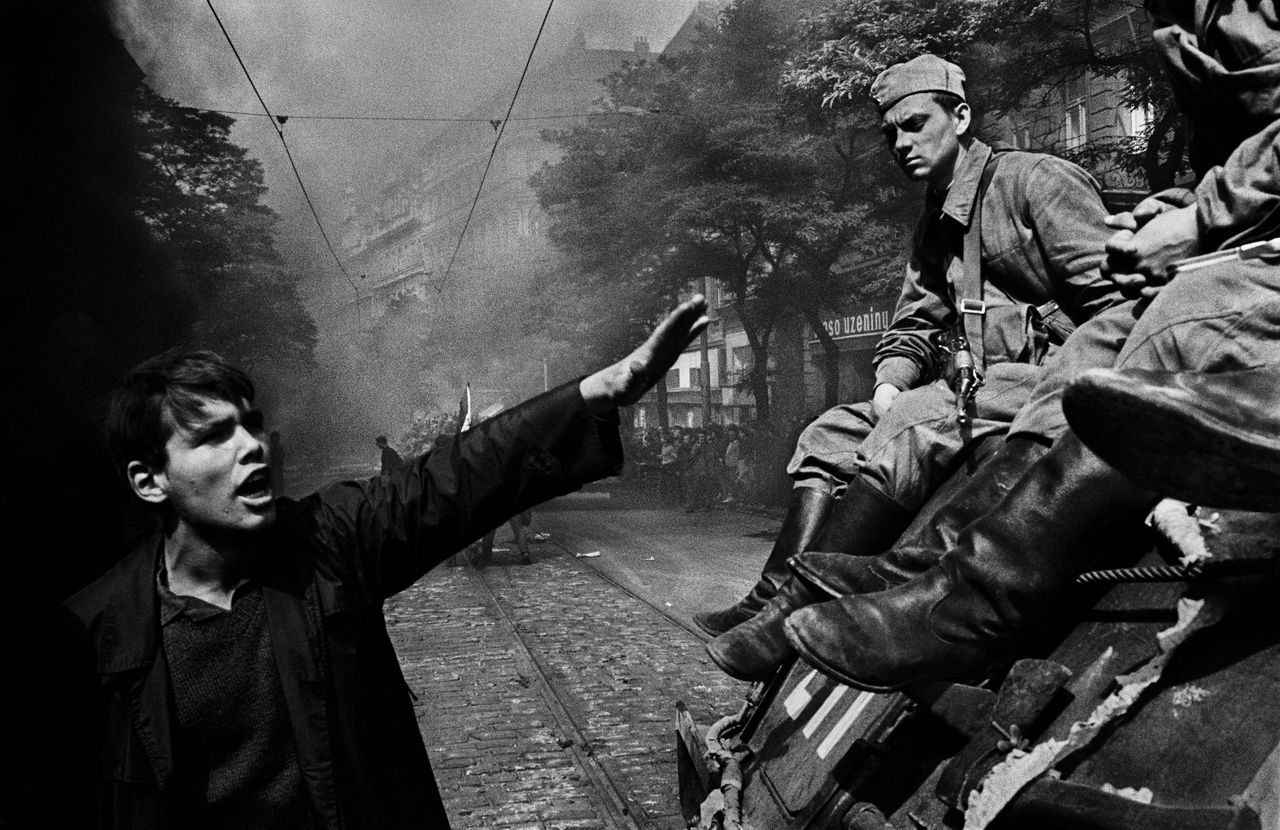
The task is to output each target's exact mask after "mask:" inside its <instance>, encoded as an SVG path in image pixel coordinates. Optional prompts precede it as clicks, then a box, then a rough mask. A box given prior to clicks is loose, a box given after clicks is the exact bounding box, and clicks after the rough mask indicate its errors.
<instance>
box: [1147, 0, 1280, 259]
mask: <svg viewBox="0 0 1280 830" xmlns="http://www.w3.org/2000/svg"><path fill="white" fill-rule="evenodd" d="M1158 5H1159V6H1160V8H1159V9H1157V10H1156V11H1157V13H1158V14H1159V16H1160V17H1161V18H1163V19H1165V20H1167V21H1168V22H1170V23H1171V25H1167V26H1163V27H1161V28H1158V29H1156V31H1155V32H1154V33H1153V37H1154V38H1155V41H1156V44H1157V46H1158V47H1159V49H1160V54H1161V56H1162V57H1163V58H1164V62H1165V66H1166V68H1167V70H1168V73H1169V78H1170V80H1171V82H1172V83H1173V86H1174V89H1175V90H1176V91H1177V92H1178V98H1179V101H1180V103H1181V104H1182V107H1183V109H1184V110H1185V111H1186V112H1187V114H1188V115H1189V116H1190V120H1191V121H1192V122H1193V123H1195V124H1201V125H1212V129H1200V130H1194V131H1193V132H1192V141H1191V151H1190V152H1191V162H1192V166H1193V167H1194V168H1195V170H1196V172H1197V173H1198V174H1201V175H1202V178H1201V180H1200V184H1199V185H1198V186H1197V187H1196V192H1195V200H1196V214H1197V218H1198V221H1199V229H1200V239H1201V242H1202V247H1203V249H1204V250H1206V251H1209V250H1218V249H1221V248H1228V247H1232V246H1234V245H1241V244H1244V243H1246V242H1252V241H1256V240H1261V239H1267V238H1270V237H1274V236H1276V235H1277V233H1280V21H1278V20H1277V15H1276V7H1275V3H1274V2H1273V0H1260V1H1259V2H1244V0H1219V1H1218V2H1211V3H1195V2H1192V0H1168V2H1163V3H1160V4H1158Z"/></svg>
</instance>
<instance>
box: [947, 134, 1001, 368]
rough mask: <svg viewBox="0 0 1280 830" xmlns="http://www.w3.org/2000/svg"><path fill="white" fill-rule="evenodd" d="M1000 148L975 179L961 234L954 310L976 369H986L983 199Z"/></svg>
mask: <svg viewBox="0 0 1280 830" xmlns="http://www.w3.org/2000/svg"><path fill="white" fill-rule="evenodd" d="M1001 155H1003V153H1002V152H1001V151H995V152H992V154H991V158H989V159H987V163H986V166H984V167H983V168H982V177H981V178H980V179H979V180H978V193H977V195H976V196H975V197H974V200H973V214H972V216H971V218H970V219H969V229H968V230H967V231H965V234H964V275H963V277H962V279H961V282H960V284H959V285H957V286H956V310H957V312H959V314H960V327H961V328H963V329H964V336H965V339H966V340H968V341H969V352H970V353H971V354H972V355H973V365H974V366H977V367H978V370H979V371H982V370H984V369H986V367H987V364H986V349H985V347H984V343H983V336H984V334H985V329H986V326H985V323H986V314H987V304H986V303H985V302H983V300H982V201H983V199H984V198H985V197H986V195H987V187H988V186H990V184H991V179H992V178H993V177H994V176H995V174H996V166H997V165H998V164H999V163H1000V156H1001Z"/></svg>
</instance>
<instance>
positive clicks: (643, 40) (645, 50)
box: [631, 35, 649, 55]
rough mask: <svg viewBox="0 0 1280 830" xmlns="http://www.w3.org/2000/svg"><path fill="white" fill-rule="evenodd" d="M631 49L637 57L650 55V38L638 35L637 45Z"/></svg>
mask: <svg viewBox="0 0 1280 830" xmlns="http://www.w3.org/2000/svg"><path fill="white" fill-rule="evenodd" d="M631 49H632V51H633V52H635V53H636V54H637V55H647V54H649V38H647V37H645V36H644V35H636V42H635V45H634V46H632V47H631Z"/></svg>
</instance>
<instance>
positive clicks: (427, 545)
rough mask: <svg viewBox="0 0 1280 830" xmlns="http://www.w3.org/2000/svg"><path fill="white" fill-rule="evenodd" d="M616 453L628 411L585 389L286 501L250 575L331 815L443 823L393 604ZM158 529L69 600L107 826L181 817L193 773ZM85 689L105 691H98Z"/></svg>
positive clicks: (384, 822)
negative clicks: (160, 588) (386, 612)
mask: <svg viewBox="0 0 1280 830" xmlns="http://www.w3.org/2000/svg"><path fill="white" fill-rule="evenodd" d="M620 464H621V445H620V443H619V440H618V435H617V428H616V418H611V419H601V418H596V417H593V416H592V415H590V414H589V413H588V412H587V411H586V408H585V406H584V404H583V402H582V398H581V395H580V394H579V393H578V390H577V385H576V384H573V385H569V386H564V387H561V388H559V389H556V390H553V391H551V392H548V393H546V394H544V395H542V396H539V397H538V398H535V399H534V400H532V401H530V402H528V403H525V404H523V405H521V406H519V407H516V408H514V409H510V410H508V411H507V412H504V413H503V414H501V415H499V416H497V417H496V418H493V419H491V420H489V421H486V422H484V423H482V424H480V425H478V426H477V427H476V428H474V429H471V430H469V431H467V432H465V433H463V434H461V435H460V436H458V437H457V438H456V439H454V440H452V441H450V442H449V443H447V444H445V445H444V446H442V447H440V448H439V449H436V450H434V451H433V452H430V453H428V454H427V455H425V456H423V457H422V458H420V459H417V460H416V461H414V462H413V463H410V464H408V465H406V466H405V467H404V468H402V469H401V470H399V471H397V473H396V475H395V476H393V477H392V478H391V479H390V480H382V479H378V478H375V479H373V480H371V481H363V482H345V483H341V484H337V485H334V486H332V487H329V488H327V489H325V490H322V491H321V492H319V493H316V494H314V495H312V496H309V497H307V498H304V499H301V500H299V501H292V500H288V499H281V500H279V502H278V505H279V506H278V519H277V522H276V524H275V526H274V527H273V529H272V530H271V531H270V533H269V534H268V535H267V537H266V538H264V544H263V546H262V554H261V556H260V559H259V561H258V563H257V567H256V568H255V569H254V571H253V573H252V574H251V577H252V578H253V579H254V580H255V581H258V582H260V583H261V584H262V586H263V590H264V600H265V604H266V612H267V624H268V626H269V629H270V636H271V642H272V648H273V650H274V653H275V661H276V667H277V669H278V670H279V674H280V680H281V683H282V685H283V688H284V697H285V704H286V707H287V709H288V714H289V719H290V721H291V722H292V724H293V733H294V737H295V739H296V741H297V747H298V756H299V762H300V766H301V768H302V774H303V777H304V779H305V782H306V785H307V790H308V793H309V795H310V797H311V801H312V804H313V806H314V812H315V813H316V815H317V816H319V817H320V819H321V822H322V826H324V827H326V828H337V827H348V828H350V827H387V828H406V827H431V828H447V827H448V822H447V819H446V816H445V813H444V809H443V807H442V805H441V802H440V796H439V792H438V791H437V789H436V787H435V783H434V778H433V777H432V774H431V766H430V764H429V762H428V760H427V753H426V749H425V748H424V746H423V744H422V739H421V736H420V734H419V732H418V725H417V720H416V718H415V716H414V712H413V708H412V704H411V701H410V697H409V691H408V689H407V687H406V685H405V681H404V679H403V676H402V675H401V673H400V667H399V663H398V662H397V659H396V655H395V651H394V649H393V648H392V645H391V641H390V639H389V638H388V636H387V631H386V624H385V621H384V619H383V612H382V606H383V601H384V600H385V599H386V598H387V597H390V596H391V595H393V594H395V593H397V592H399V591H401V590H403V589H404V588H406V587H407V586H409V585H411V584H412V583H413V582H414V581H415V580H417V579H418V578H419V577H420V576H422V574H424V573H426V572H427V571H428V570H429V569H431V568H432V567H433V566H435V565H437V564H439V563H440V562H441V561H443V560H444V559H446V558H447V557H448V556H449V555H451V554H452V553H454V552H456V551H457V550H459V549H461V548H462V547H464V546H465V545H467V544H468V543H470V542H472V541H474V540H475V539H477V538H479V537H480V536H482V535H483V534H484V533H485V532H486V531H487V530H489V529H490V528H493V527H495V526H497V525H499V524H500V523H501V522H502V521H504V520H505V519H506V518H507V517H509V516H512V515H515V514H516V513H518V512H519V511H521V510H523V509H525V508H528V507H531V506H533V505H535V504H537V503H539V502H542V501H545V500H546V499H549V498H552V497H554V496H558V495H562V494H564V493H567V492H570V491H573V490H575V489H577V488H578V487H580V486H581V485H582V484H584V483H586V482H589V481H592V480H595V479H598V478H601V477H603V476H606V475H609V474H612V473H615V472H616V471H617V470H618V468H619V466H620ZM162 547H163V546H162V543H161V540H160V539H158V538H154V539H151V540H149V541H147V542H146V543H144V544H143V545H141V546H140V547H139V548H138V549H137V550H135V551H134V552H133V553H132V554H130V555H129V556H127V557H126V558H125V559H124V560H123V561H121V562H120V563H119V564H118V565H116V566H115V567H114V568H113V569H112V570H111V571H109V572H108V573H106V574H105V575H104V576H102V577H100V578H99V579H98V580H97V581H95V582H94V583H93V584H92V585H90V586H89V587H87V588H85V589H84V590H82V591H80V592H79V593H77V594H76V595H75V596H74V597H72V598H71V599H70V600H68V602H67V606H66V607H67V608H68V609H69V610H70V612H71V615H72V619H73V625H74V627H75V629H76V632H77V634H78V636H79V638H80V642H81V644H82V645H83V646H85V647H86V648H85V649H84V651H86V653H87V654H88V655H89V657H90V659H91V660H92V662H93V665H92V667H89V668H90V670H91V672H92V674H93V679H92V680H88V681H87V682H92V683H93V684H94V685H95V688H96V689H97V691H98V695H97V702H98V704H99V706H100V709H99V713H100V715H101V718H100V720H99V728H100V731H99V732H98V733H97V734H96V735H94V736H93V738H94V739H95V742H96V743H98V744H99V746H97V747H96V748H94V749H93V750H92V751H94V752H97V753H99V754H100V756H101V767H100V771H99V780H98V781H97V789H98V799H99V804H100V807H101V809H100V823H101V825H102V826H106V827H121V828H123V827H128V828H151V827H167V826H179V825H180V824H181V823H182V818H181V816H180V815H178V813H177V807H178V805H180V804H181V801H182V793H183V792H184V789H185V788H186V787H188V786H190V782H189V781H188V780H187V779H186V776H185V772H186V771H185V770H184V767H183V762H182V758H181V757H175V753H174V734H173V732H174V727H175V723H176V718H175V714H174V703H173V699H172V694H171V691H170V687H169V679H168V673H167V668H166V663H165V657H164V650H163V648H161V635H160V626H159V613H158V599H157V594H156V579H155V574H156V566H157V561H158V556H159V555H160V552H161V550H162ZM89 699H93V698H92V695H91V696H90V697H89Z"/></svg>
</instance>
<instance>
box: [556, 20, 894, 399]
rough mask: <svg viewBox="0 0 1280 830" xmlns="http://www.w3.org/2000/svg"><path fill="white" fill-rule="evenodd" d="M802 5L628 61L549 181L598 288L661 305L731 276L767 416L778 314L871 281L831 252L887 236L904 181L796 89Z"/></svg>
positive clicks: (579, 267)
mask: <svg viewBox="0 0 1280 830" xmlns="http://www.w3.org/2000/svg"><path fill="white" fill-rule="evenodd" d="M803 7H804V4H797V3H794V2H785V1H784V0H739V2H736V3H734V4H732V5H731V6H730V7H729V8H728V9H727V11H726V12H725V13H724V15H723V16H722V19H721V23H720V25H719V26H718V27H717V28H716V29H715V30H714V31H708V32H705V33H704V37H703V39H702V41H701V44H700V46H699V48H696V49H694V50H693V51H691V52H689V53H687V54H685V55H681V56H679V57H676V58H664V59H662V60H661V61H659V62H658V63H656V64H653V63H648V64H641V65H639V66H633V67H630V68H628V69H627V70H625V71H622V72H619V73H616V74H614V75H613V76H611V77H610V78H609V79H607V81H606V84H605V87H606V89H605V96H604V99H603V101H604V105H605V107H606V108H607V109H608V113H607V114H604V115H600V116H596V117H594V118H592V119H591V120H590V121H589V122H588V123H587V124H586V125H585V126H581V127H578V128H575V129H572V130H568V131H562V132H549V133H548V134H547V137H548V138H549V139H550V140H553V141H555V142H557V143H558V144H559V145H560V146H561V148H562V149H563V151H564V155H563V158H562V159H561V161H560V162H559V163H557V164H555V165H552V166H550V167H548V168H547V169H545V170H544V171H543V172H542V173H541V174H540V175H539V176H538V177H537V178H536V179H535V181H534V187H535V189H536V190H537V191H538V194H539V197H540V199H541V202H542V204H543V206H544V208H546V209H547V210H548V212H549V213H550V215H551V217H552V226H551V229H550V236H551V240H552V241H553V243H554V244H556V245H557V246H558V247H559V248H560V249H561V250H562V251H564V252H565V254H566V256H567V257H568V258H569V259H570V261H571V263H572V264H573V265H574V271H573V273H572V274H571V275H570V277H571V278H572V279H573V280H574V281H577V282H579V283H581V284H584V285H586V286H589V287H590V290H592V291H603V292H613V293H614V294H615V295H622V296H627V295H639V296H643V297H647V298H648V302H647V303H645V304H643V305H642V306H641V307H640V308H641V309H642V311H643V313H644V315H647V316H649V317H652V316H653V315H654V314H656V313H657V312H658V311H660V309H661V308H662V307H664V306H666V305H668V304H669V302H670V299H671V297H672V296H673V295H674V294H676V293H677V292H679V291H681V290H682V289H684V288H686V287H687V286H688V285H689V284H690V283H691V282H694V281H697V280H699V279H700V278H702V277H711V278H714V279H716V280H718V281H719V282H720V283H721V284H722V285H723V286H724V287H725V288H726V290H727V292H728V294H729V297H730V299H731V306H732V309H733V313H734V315H735V316H736V317H737V319H738V321H739V322H740V323H741V324H742V327H743V329H744V331H745V332H746V335H747V339H748V341H749V344H750V347H751V351H752V355H753V359H752V362H751V367H750V371H749V373H748V383H749V384H750V388H751V391H752V392H753V396H754V398H755V402H756V408H757V415H758V417H760V418H762V419H767V418H768V416H769V405H770V401H769V398H770V395H769V376H768V369H769V357H770V353H771V341H772V338H773V337H774V334H775V332H776V331H777V329H778V324H779V322H780V321H781V320H782V319H784V318H788V317H799V318H802V319H805V320H808V321H810V322H813V321H816V320H817V319H818V317H819V316H820V315H821V313H823V312H824V311H836V310H839V308H840V306H841V305H842V303H843V302H844V301H845V300H847V298H848V297H849V296H851V295H854V294H856V293H858V292H859V290H860V289H862V290H865V289H866V288H867V287H868V286H866V285H865V284H859V283H858V282H856V281H855V280H853V279H852V278H850V276H849V275H848V274H844V275H841V274H836V275H833V274H832V271H831V266H832V265H833V264H834V263H835V262H836V260H837V259H838V257H839V256H840V254H841V252H842V251H844V250H846V249H848V248H849V247H851V246H852V247H861V248H865V249H866V251H867V252H868V253H870V252H872V251H873V250H877V249H878V250H879V251H880V252H882V251H883V248H884V247H885V242H884V240H885V239H886V237H888V238H892V236H891V235H887V234H886V233H885V230H886V228H885V226H884V225H883V224H882V223H883V220H884V217H883V216H882V215H881V212H882V210H883V206H884V204H885V203H886V200H887V201H888V202H894V203H895V204H896V203H897V197H898V196H899V195H900V194H898V193H896V192H892V191H890V190H886V189H885V188H883V187H881V186H880V185H879V182H877V181H876V177H875V175H872V176H870V177H867V176H864V175H862V174H861V173H860V171H859V170H858V167H859V165H860V163H861V162H862V160H863V159H864V158H865V153H864V148H863V147H862V146H861V144H860V143H859V141H860V140H855V139H854V138H853V136H852V134H851V128H850V124H849V123H848V122H847V120H846V119H841V118H834V119H833V118H830V117H828V116H826V115H822V116H821V117H817V115H816V114H815V112H814V111H813V110H812V108H810V109H808V110H806V109H805V108H804V107H803V106H797V105H796V103H795V101H793V100H791V99H790V98H789V97H788V96H787V95H786V94H784V90H783V88H782V87H781V86H780V84H779V80H780V78H781V77H782V72H783V69H784V67H785V61H786V59H787V56H788V54H789V53H790V50H791V49H792V47H793V45H794V29H793V25H794V23H795V21H796V19H797V17H798V13H799V9H801V8H803ZM628 114H629V115H631V116H632V117H626V115H628ZM872 281H873V282H874V280H872Z"/></svg>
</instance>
